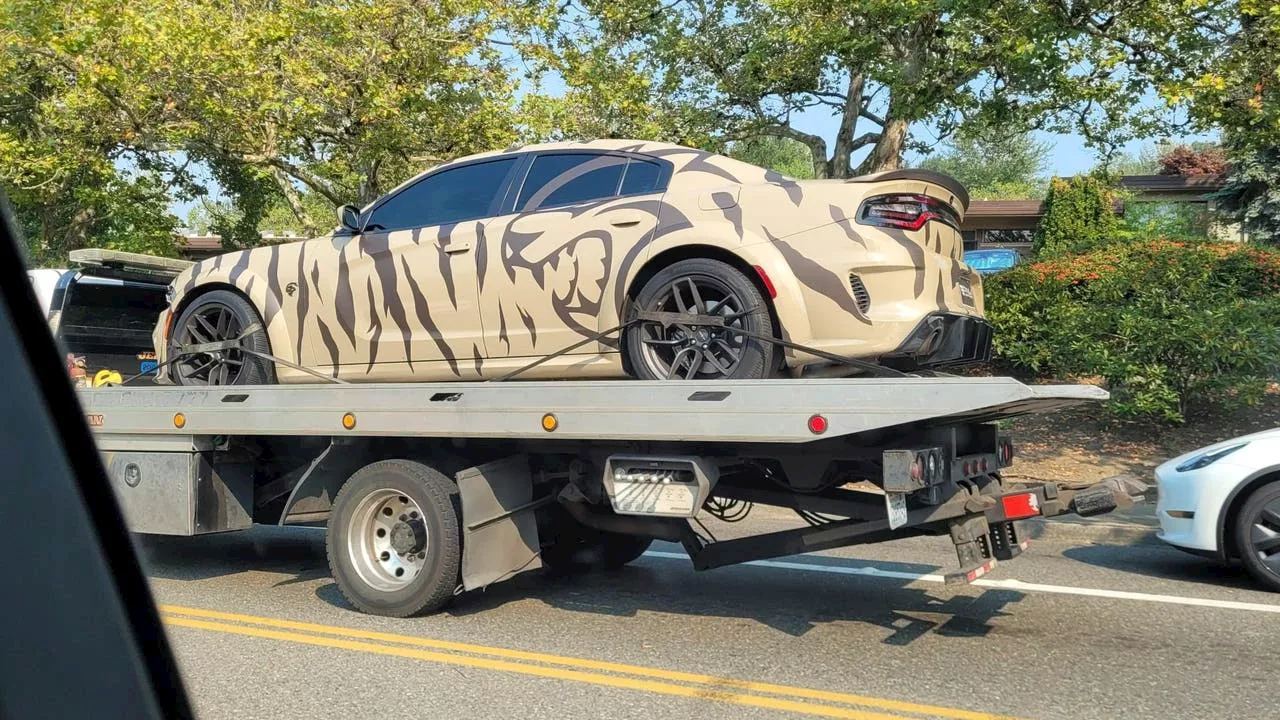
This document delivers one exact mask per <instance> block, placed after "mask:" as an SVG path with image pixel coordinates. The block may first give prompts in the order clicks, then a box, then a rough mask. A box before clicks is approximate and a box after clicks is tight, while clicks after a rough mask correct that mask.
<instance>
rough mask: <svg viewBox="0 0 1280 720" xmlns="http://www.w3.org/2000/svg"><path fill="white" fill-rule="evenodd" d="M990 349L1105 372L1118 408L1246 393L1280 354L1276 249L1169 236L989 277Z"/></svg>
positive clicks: (1009, 363) (1151, 407)
mask: <svg viewBox="0 0 1280 720" xmlns="http://www.w3.org/2000/svg"><path fill="white" fill-rule="evenodd" d="M986 297H987V303H986V304H987V315H988V318H989V319H990V320H991V322H992V323H993V324H994V325H995V329H996V332H995V340H994V344H995V354H996V360H997V362H998V363H1000V364H1002V365H1003V366H1004V367H1005V368H1006V369H1008V370H1010V371H1012V372H1014V373H1017V374H1024V375H1032V376H1037V377H1047V378H1054V377H1059V378H1060V377H1065V376H1068V375H1093V376H1101V377H1103V378H1105V379H1106V381H1107V384H1108V386H1109V387H1110V389H1111V391H1112V403H1111V407H1112V409H1113V410H1115V411H1116V412H1117V413H1118V414H1121V415H1130V416H1151V417H1158V418H1162V419H1165V420H1169V421H1174V422H1181V421H1182V420H1183V419H1185V413H1186V411H1187V409H1188V407H1189V406H1190V405H1193V404H1196V403H1214V404H1233V403H1250V402H1253V401H1256V400H1257V399H1258V398H1260V397H1261V394H1262V391H1263V389H1264V388H1265V386H1266V383H1267V381H1268V380H1269V379H1271V378H1273V377H1276V374H1277V373H1276V369H1277V360H1278V359H1280V252H1276V251H1272V250H1265V249H1262V248H1258V247H1253V246H1249V245H1242V244H1237V243H1208V242H1201V243H1196V242H1181V241H1171V240H1164V239H1156V240H1145V241H1138V242H1131V243H1117V244H1111V245H1106V246H1103V247H1100V248H1096V249H1094V250H1091V251H1088V252H1084V253H1079V254H1071V255H1060V256H1057V257H1054V258H1052V259H1050V260H1043V261H1039V262H1034V263H1029V264H1025V265H1021V266H1018V267H1016V268H1014V269H1013V270H1011V271H1008V272H1005V273H1001V274H999V275H995V276H992V277H991V278H989V280H988V282H987V283H986Z"/></svg>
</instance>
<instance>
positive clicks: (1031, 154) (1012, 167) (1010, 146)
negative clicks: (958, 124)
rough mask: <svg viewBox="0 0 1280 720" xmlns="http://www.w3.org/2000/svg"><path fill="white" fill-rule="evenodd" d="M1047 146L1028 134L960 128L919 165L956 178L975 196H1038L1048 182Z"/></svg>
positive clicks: (1026, 197) (987, 197)
mask: <svg viewBox="0 0 1280 720" xmlns="http://www.w3.org/2000/svg"><path fill="white" fill-rule="evenodd" d="M1049 148H1050V146H1049V144H1048V143H1045V142H1041V141H1039V140H1036V139H1035V138H1034V137H1032V136H1031V134H1030V133H1015V134H1012V135H1006V134H1003V133H997V132H995V131H994V130H993V129H988V130H985V131H978V132H966V131H961V132H959V133H957V134H956V136H955V137H953V138H952V139H951V140H950V141H949V142H948V143H947V145H946V146H945V148H944V149H943V151H942V152H940V153H938V154H937V155H932V156H929V157H927V158H925V159H924V160H923V161H921V163H920V167H923V168H927V169H929V170H934V171H937V172H940V173H945V174H947V175H950V176H951V177H953V178H955V179H957V180H959V181H960V182H961V183H963V184H964V186H965V187H966V188H968V190H969V195H970V196H972V197H974V198H981V199H986V200H1002V199H1004V200H1023V199H1031V198H1035V199H1039V198H1042V197H1044V193H1045V188H1046V186H1047V184H1048V181H1047V180H1046V179H1045V177H1044V173H1045V171H1046V170H1047V169H1048V167H1049Z"/></svg>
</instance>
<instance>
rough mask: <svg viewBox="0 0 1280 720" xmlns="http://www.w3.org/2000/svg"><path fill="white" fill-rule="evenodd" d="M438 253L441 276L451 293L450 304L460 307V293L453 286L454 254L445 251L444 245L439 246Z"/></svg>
mask: <svg viewBox="0 0 1280 720" xmlns="http://www.w3.org/2000/svg"><path fill="white" fill-rule="evenodd" d="M436 253H437V254H439V255H440V277H441V278H443V279H444V289H445V290H446V291H448V293H449V304H450V305H452V306H453V307H454V308H455V309H456V308H457V307H458V295H457V291H456V290H455V289H454V287H453V264H452V262H451V261H452V258H453V256H452V255H450V254H449V253H447V252H445V251H444V248H443V247H437V248H436ZM402 259H403V258H402Z"/></svg>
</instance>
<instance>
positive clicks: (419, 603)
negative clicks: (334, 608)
mask: <svg viewBox="0 0 1280 720" xmlns="http://www.w3.org/2000/svg"><path fill="white" fill-rule="evenodd" d="M457 503H458V488H457V485H455V484H454V483H453V481H451V480H450V479H449V478H447V477H445V476H444V475H442V474H441V473H440V472H438V471H436V470H434V469H433V468H430V467H427V466H426V465H423V464H421V463H417V462H413V461H411V460H382V461H379V462H375V463H373V464H371V465H366V466H365V467H363V468H361V469H360V470H357V471H356V472H355V474H353V475H352V476H351V477H350V478H349V479H348V480H347V482H346V483H345V484H343V486H342V490H340V491H339V492H338V496H337V497H336V498H335V499H334V501H333V509H332V510H331V511H330V515H329V522H328V527H327V530H326V533H325V551H326V553H327V555H328V558H329V570H330V572H332V573H333V579H334V580H335V581H336V582H337V584H338V589H339V590H340V591H341V592H342V595H343V596H344V597H345V598H346V599H347V600H348V601H349V602H350V603H351V604H352V605H353V606H355V607H356V608H357V609H358V610H360V611H361V612H365V613H369V614H371V615H385V616H387V617H409V616H411V615H419V614H424V613H431V612H436V611H438V610H440V609H442V608H444V607H445V606H446V605H448V604H449V602H450V601H452V600H453V597H454V593H455V591H456V589H457V588H458V586H459V583H460V580H459V571H460V568H461V566H462V535H461V533H460V531H459V522H458V509H457V507H458V505H457ZM387 510H391V511H392V512H391V513H390V514H388V513H387V512H386V511H387ZM384 530H385V531H386V533H385V534H383V531H384ZM397 570H400V571H405V572H403V573H398V572H397Z"/></svg>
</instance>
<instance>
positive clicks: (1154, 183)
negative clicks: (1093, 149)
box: [1119, 175, 1227, 195]
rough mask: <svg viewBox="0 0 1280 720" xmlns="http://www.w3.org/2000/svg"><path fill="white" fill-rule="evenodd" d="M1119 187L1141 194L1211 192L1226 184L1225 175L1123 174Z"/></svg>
mask: <svg viewBox="0 0 1280 720" xmlns="http://www.w3.org/2000/svg"><path fill="white" fill-rule="evenodd" d="M1119 184H1120V187H1122V188H1125V189H1126V190H1134V191H1137V192H1139V193H1142V194H1152V195H1154V194H1160V193H1178V194H1185V193H1190V192H1203V193H1208V192H1213V191H1214V190H1220V189H1222V187H1223V186H1224V185H1226V184H1227V176H1226V175H1125V176H1124V177H1122V178H1120V183H1119Z"/></svg>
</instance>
